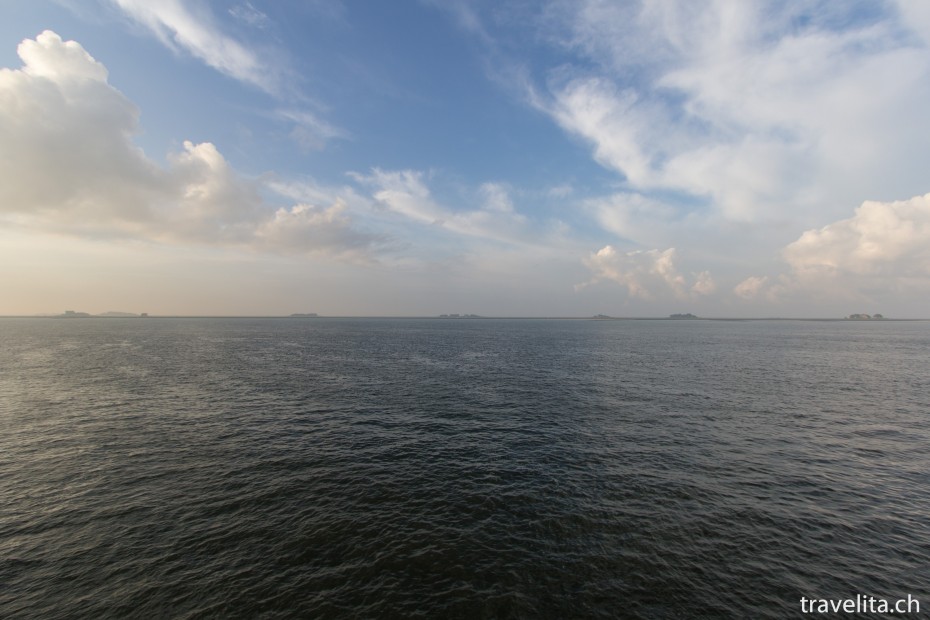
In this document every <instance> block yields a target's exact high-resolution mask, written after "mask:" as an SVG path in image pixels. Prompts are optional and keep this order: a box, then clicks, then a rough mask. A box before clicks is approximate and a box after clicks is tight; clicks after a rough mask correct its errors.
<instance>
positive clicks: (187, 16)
mask: <svg viewBox="0 0 930 620" xmlns="http://www.w3.org/2000/svg"><path fill="white" fill-rule="evenodd" d="M112 1H113V2H114V3H115V4H116V5H117V6H118V7H119V8H120V9H122V10H123V12H125V13H126V14H127V15H129V16H130V17H131V18H132V19H134V20H135V21H136V22H138V23H140V24H142V25H143V26H145V27H146V28H148V29H149V30H150V31H151V32H152V33H153V34H154V35H155V36H156V37H158V40H159V41H161V42H162V43H163V44H164V45H166V46H167V47H169V48H171V49H174V50H177V49H178V48H181V49H184V50H186V51H187V52H189V53H190V54H192V55H193V56H194V57H196V58H198V59H200V60H201V61H203V62H205V63H206V64H207V65H209V66H210V67H213V68H214V69H216V70H217V71H219V72H220V73H223V74H225V75H228V76H229V77H232V78H234V79H236V80H239V81H241V82H245V83H247V84H251V85H253V86H257V87H258V88H261V89H262V90H265V91H267V92H275V91H276V90H277V89H278V71H277V70H276V68H275V67H274V66H271V65H269V63H266V62H263V61H262V60H261V59H260V58H259V57H258V55H257V54H256V53H255V52H254V51H252V50H251V49H249V48H248V47H246V46H245V45H243V44H242V43H240V42H238V41H236V40H235V39H233V38H232V37H230V36H228V35H226V34H224V33H223V32H222V31H221V30H220V29H219V27H218V26H217V25H216V23H215V20H214V19H213V18H212V16H211V14H210V12H209V11H208V10H207V9H205V8H203V7H201V6H199V5H198V4H197V3H191V2H181V1H180V0H159V1H158V2H151V1H149V0H112ZM250 6H251V5H249V4H248V3H246V4H245V5H239V6H237V7H235V8H234V9H233V10H234V11H235V10H237V9H238V13H233V15H235V16H252V17H253V18H255V16H256V15H258V13H257V12H256V11H254V9H253V10H252V11H251V12H249V11H248V8H247V7H250ZM243 7H246V8H243ZM261 15H264V14H261ZM266 17H267V16H266ZM240 18H242V17H240Z"/></svg>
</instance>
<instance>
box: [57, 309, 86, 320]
mask: <svg viewBox="0 0 930 620" xmlns="http://www.w3.org/2000/svg"><path fill="white" fill-rule="evenodd" d="M54 316H55V318H57V319H86V318H88V317H90V314H88V313H86V312H75V311H74V310H65V311H64V313H62V314H56V315H54Z"/></svg>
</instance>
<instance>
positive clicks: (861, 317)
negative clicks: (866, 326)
mask: <svg viewBox="0 0 930 620" xmlns="http://www.w3.org/2000/svg"><path fill="white" fill-rule="evenodd" d="M884 319H885V317H884V316H882V315H881V314H850V315H849V316H848V317H846V320H847V321H882V320H884Z"/></svg>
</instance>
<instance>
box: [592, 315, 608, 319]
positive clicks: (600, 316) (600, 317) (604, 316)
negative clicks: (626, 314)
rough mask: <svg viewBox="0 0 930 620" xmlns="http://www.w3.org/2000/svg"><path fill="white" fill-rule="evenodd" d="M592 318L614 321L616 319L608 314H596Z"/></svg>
mask: <svg viewBox="0 0 930 620" xmlns="http://www.w3.org/2000/svg"><path fill="white" fill-rule="evenodd" d="M591 318H592V319H612V318H614V317H612V316H607V315H606V314H595V315H594V316H592V317H591Z"/></svg>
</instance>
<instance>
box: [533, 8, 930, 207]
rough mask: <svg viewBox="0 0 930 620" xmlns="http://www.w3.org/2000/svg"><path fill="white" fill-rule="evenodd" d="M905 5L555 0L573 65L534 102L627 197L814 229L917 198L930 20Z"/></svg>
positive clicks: (551, 23) (552, 23)
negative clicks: (615, 176)
mask: <svg viewBox="0 0 930 620" xmlns="http://www.w3.org/2000/svg"><path fill="white" fill-rule="evenodd" d="M899 6H900V8H899V10H897V11H895V10H893V8H892V7H891V6H888V7H883V12H882V11H879V12H877V13H872V14H870V16H869V17H868V19H866V18H863V16H862V14H857V12H856V11H857V9H856V8H855V7H854V6H851V5H837V6H835V7H829V6H826V5H824V4H822V3H817V4H816V5H814V4H813V3H808V2H798V3H790V4H787V5H786V4H784V3H778V2H767V1H764V0H759V1H756V2H739V3H732V2H690V1H687V2H686V1H670V2H650V3H606V2H600V1H597V0H587V1H579V2H564V3H556V4H555V5H553V7H551V8H550V9H549V11H547V12H546V14H547V16H548V19H547V20H545V23H546V24H547V28H548V30H547V34H548V35H549V38H550V40H551V41H553V42H554V43H555V44H556V45H558V46H559V47H560V48H562V50H567V51H569V52H571V53H573V54H574V60H572V61H570V62H567V63H562V64H560V65H558V66H553V67H548V68H545V69H546V75H547V76H548V78H547V80H546V83H545V86H544V87H541V88H534V89H532V92H530V93H529V94H528V95H527V96H528V98H529V100H530V102H531V103H532V104H534V105H535V106H536V107H538V108H539V109H541V110H543V111H544V112H545V113H546V114H548V115H550V116H551V117H552V118H553V120H555V122H556V123H557V124H558V125H559V126H561V127H562V128H563V129H564V130H565V131H567V132H568V133H570V134H572V135H575V136H578V137H580V138H581V139H582V140H584V141H585V142H587V143H588V144H590V145H591V147H592V154H593V157H594V159H595V160H596V161H597V162H599V163H600V164H601V165H602V166H604V167H606V168H608V169H611V170H613V171H615V172H617V173H619V174H621V175H622V176H623V178H624V181H625V185H626V187H625V189H626V190H627V191H634V192H641V193H668V192H670V191H671V192H682V193H684V194H685V195H688V196H691V197H693V198H700V199H702V200H706V201H708V202H709V204H710V206H711V208H712V209H713V211H714V213H716V214H718V215H720V216H722V217H723V218H725V219H728V220H732V221H760V220H777V219H789V220H792V221H800V222H804V223H805V224H809V223H811V220H810V217H811V213H812V212H813V211H814V210H818V211H820V212H821V213H823V212H825V211H826V212H829V213H831V214H834V215H839V211H834V210H835V209H837V203H838V204H843V203H848V202H849V201H859V200H861V197H862V196H864V195H872V196H887V195H894V193H895V192H901V191H902V188H906V189H904V191H920V189H918V188H919V187H920V184H921V183H923V179H924V171H923V170H922V168H921V166H919V165H918V164H917V162H919V161H926V160H927V158H928V157H930V145H928V142H927V141H926V139H925V138H926V136H927V135H928V133H930V118H928V116H927V115H926V113H925V111H924V110H923V105H922V103H920V102H923V101H926V100H928V98H930V53H928V49H927V46H926V44H923V43H919V41H920V39H917V38H915V36H913V35H915V34H920V36H924V37H925V36H927V33H928V32H930V31H928V29H927V27H926V24H927V23H930V22H928V21H927V19H926V15H927V12H926V9H925V8H922V6H923V5H922V4H921V3H919V2H917V3H911V2H902V3H899ZM912 17H913V21H911V18H912ZM921 33H922V34H921ZM563 58H564V56H563ZM569 58H571V56H570V57H569Z"/></svg>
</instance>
